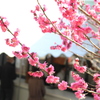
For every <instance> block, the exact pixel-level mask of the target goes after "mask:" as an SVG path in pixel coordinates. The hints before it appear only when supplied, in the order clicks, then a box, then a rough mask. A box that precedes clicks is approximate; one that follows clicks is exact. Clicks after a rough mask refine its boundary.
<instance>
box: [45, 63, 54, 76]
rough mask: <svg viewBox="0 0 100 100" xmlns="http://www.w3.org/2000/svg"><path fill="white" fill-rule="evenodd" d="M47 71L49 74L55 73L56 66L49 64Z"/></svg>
mask: <svg viewBox="0 0 100 100" xmlns="http://www.w3.org/2000/svg"><path fill="white" fill-rule="evenodd" d="M45 71H46V72H47V73H48V74H49V75H52V74H54V66H52V65H49V67H48V68H46V69H45Z"/></svg>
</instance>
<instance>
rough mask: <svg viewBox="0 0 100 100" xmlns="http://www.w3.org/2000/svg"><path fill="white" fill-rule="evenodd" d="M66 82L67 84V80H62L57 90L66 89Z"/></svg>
mask: <svg viewBox="0 0 100 100" xmlns="http://www.w3.org/2000/svg"><path fill="white" fill-rule="evenodd" d="M67 84H68V83H67V82H65V81H62V82H61V83H59V84H58V89H59V90H62V91H63V90H66V89H67V87H68V86H67Z"/></svg>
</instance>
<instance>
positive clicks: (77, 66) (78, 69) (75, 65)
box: [74, 58, 87, 73]
mask: <svg viewBox="0 0 100 100" xmlns="http://www.w3.org/2000/svg"><path fill="white" fill-rule="evenodd" d="M74 68H75V69H76V70H77V71H78V72H80V73H85V72H86V70H87V67H86V66H80V65H79V60H78V59H77V58H76V60H75V63H74Z"/></svg>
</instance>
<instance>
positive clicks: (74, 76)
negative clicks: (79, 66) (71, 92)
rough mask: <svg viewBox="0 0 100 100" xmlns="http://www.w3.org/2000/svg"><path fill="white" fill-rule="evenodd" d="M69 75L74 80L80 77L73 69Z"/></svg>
mask: <svg viewBox="0 0 100 100" xmlns="http://www.w3.org/2000/svg"><path fill="white" fill-rule="evenodd" d="M71 75H72V77H73V79H74V80H75V81H78V80H80V79H82V78H81V77H80V76H79V75H78V74H75V73H74V72H73V71H72V72H71Z"/></svg>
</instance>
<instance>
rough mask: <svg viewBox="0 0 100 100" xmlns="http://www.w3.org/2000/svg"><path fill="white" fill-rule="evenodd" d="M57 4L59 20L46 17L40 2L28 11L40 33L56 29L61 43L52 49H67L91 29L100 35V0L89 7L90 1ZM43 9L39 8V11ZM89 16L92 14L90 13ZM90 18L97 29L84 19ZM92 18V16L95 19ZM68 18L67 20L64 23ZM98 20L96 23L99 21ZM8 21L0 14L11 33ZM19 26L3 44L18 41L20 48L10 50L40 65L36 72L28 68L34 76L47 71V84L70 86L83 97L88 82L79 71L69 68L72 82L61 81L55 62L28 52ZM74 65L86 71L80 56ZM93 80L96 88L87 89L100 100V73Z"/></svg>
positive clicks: (95, 35)
mask: <svg viewBox="0 0 100 100" xmlns="http://www.w3.org/2000/svg"><path fill="white" fill-rule="evenodd" d="M55 2H56V3H57V5H58V8H59V10H60V12H61V14H62V17H63V18H59V19H58V21H51V20H49V18H48V17H46V15H45V12H46V10H47V8H46V6H45V5H44V6H43V7H42V8H41V7H40V5H37V6H36V7H35V10H31V13H32V14H33V15H34V19H35V21H37V22H38V24H39V27H40V28H41V30H42V32H43V33H48V32H49V33H55V34H59V35H60V37H61V39H62V44H61V45H56V46H52V47H51V49H53V50H54V49H58V50H62V51H66V50H67V49H69V48H70V47H71V46H72V42H74V41H75V42H77V43H79V44H82V42H83V41H84V40H88V38H87V35H88V34H89V33H91V37H93V38H97V39H100V34H99V33H100V27H99V25H100V22H99V21H100V0H94V3H95V5H94V6H92V7H90V5H85V4H84V3H82V2H79V1H78V0H55ZM80 5H81V6H82V8H84V9H85V10H86V12H85V11H84V14H85V15H88V17H89V18H88V17H86V16H85V15H84V14H81V13H79V10H78V9H79V7H80ZM41 11H42V12H41ZM91 16H92V17H91ZM91 18H92V21H93V23H92V25H94V26H96V27H97V32H95V31H93V30H92V28H91V27H90V26H89V24H88V23H87V21H91V20H90V19H91ZM94 19H95V20H94ZM66 21H69V24H67V23H66ZM98 24H99V25H98ZM8 25H9V22H8V21H7V20H6V18H5V17H0V28H1V30H2V31H3V32H6V31H9V32H10V33H11V34H12V32H11V31H10V30H9V29H8ZM19 32H20V31H19V29H17V30H16V31H15V32H14V34H12V35H13V38H12V39H6V44H7V45H9V46H12V47H15V46H17V45H18V44H20V45H21V51H13V54H14V55H15V56H16V57H17V58H19V59H22V58H26V57H27V58H28V61H29V64H30V65H31V66H36V67H38V68H39V69H40V71H37V72H28V74H29V75H30V76H34V77H39V78H40V77H42V76H43V75H44V73H43V72H46V73H47V78H46V82H47V83H49V84H57V86H58V89H60V90H66V89H67V88H70V89H72V90H73V91H75V95H76V97H77V98H78V99H84V98H85V95H86V94H85V93H84V92H86V90H88V91H89V89H88V84H87V83H86V82H85V81H84V79H83V78H81V77H80V76H79V75H78V74H75V73H74V72H72V77H73V79H74V81H75V82H73V83H71V84H70V86H68V83H67V82H65V81H64V80H63V81H62V82H60V78H59V77H56V76H54V75H53V74H54V73H55V71H54V66H53V65H49V66H48V64H47V63H46V62H44V63H40V62H39V58H38V57H37V54H36V53H34V52H32V53H29V49H30V48H29V47H27V46H26V45H25V44H21V43H20V42H19V40H18V39H17V36H18V34H19ZM74 68H75V69H76V70H77V71H78V72H80V73H85V72H86V71H87V67H86V66H80V65H79V59H75V63H74ZM93 80H94V81H95V83H96V88H95V90H93V91H92V90H90V92H91V91H92V92H93V93H92V94H93V97H94V100H100V74H99V73H96V74H94V75H93Z"/></svg>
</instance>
